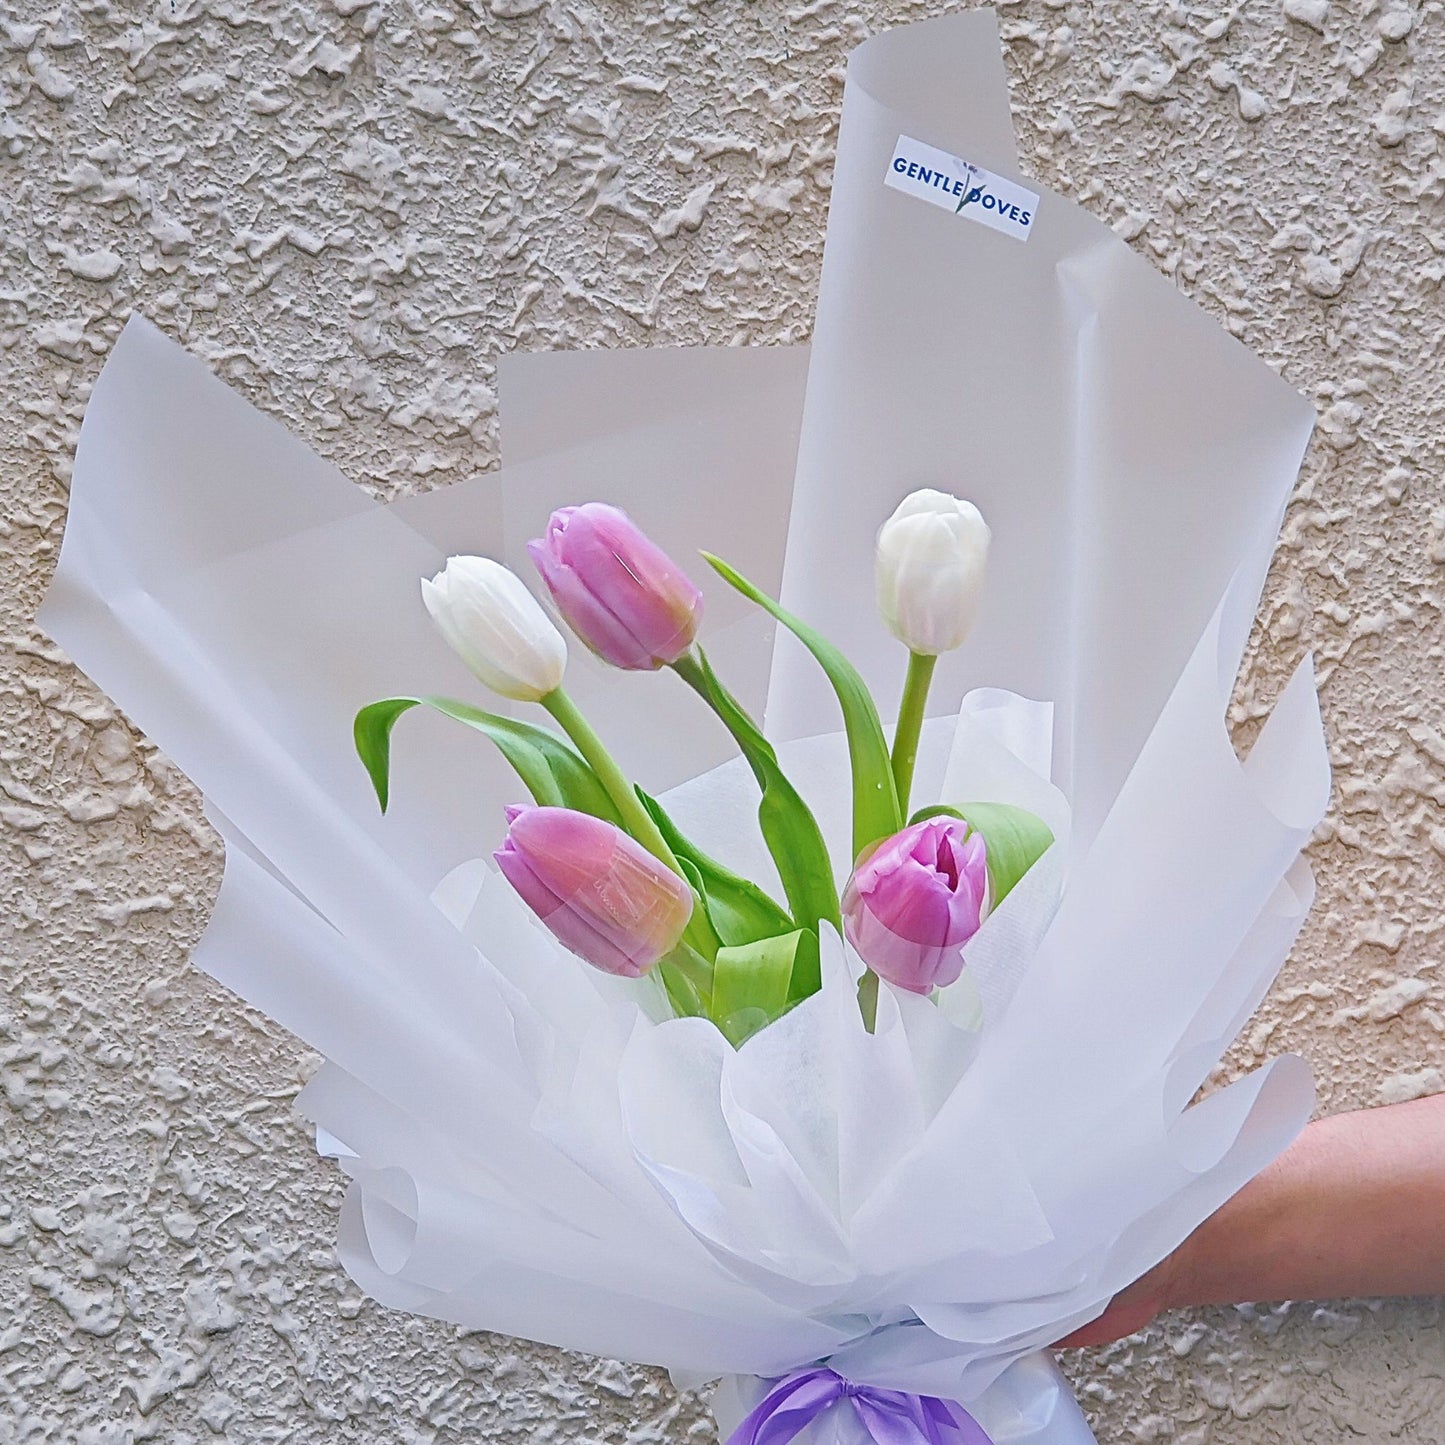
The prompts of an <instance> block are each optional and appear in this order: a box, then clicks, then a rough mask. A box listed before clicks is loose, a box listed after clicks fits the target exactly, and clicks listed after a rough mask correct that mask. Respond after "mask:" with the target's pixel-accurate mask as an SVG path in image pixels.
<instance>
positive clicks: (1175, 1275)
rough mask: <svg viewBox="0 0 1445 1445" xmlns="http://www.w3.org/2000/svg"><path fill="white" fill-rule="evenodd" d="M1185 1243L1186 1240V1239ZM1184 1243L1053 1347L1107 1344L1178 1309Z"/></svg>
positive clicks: (1063, 1347)
mask: <svg viewBox="0 0 1445 1445" xmlns="http://www.w3.org/2000/svg"><path fill="white" fill-rule="evenodd" d="M1186 1244H1187V1241H1186ZM1184 1247H1185V1246H1184V1245H1181V1246H1180V1247H1179V1249H1177V1250H1175V1252H1174V1253H1173V1254H1171V1255H1169V1256H1168V1258H1166V1259H1164V1260H1161V1261H1160V1262H1159V1263H1158V1264H1156V1265H1155V1266H1154V1268H1153V1269H1151V1270H1150V1271H1149V1273H1148V1274H1146V1275H1145V1276H1144V1277H1143V1278H1142V1279H1138V1280H1135V1282H1134V1283H1133V1284H1131V1285H1130V1286H1129V1287H1128V1288H1127V1289H1124V1290H1120V1292H1119V1293H1118V1294H1116V1295H1115V1296H1114V1298H1113V1299H1112V1300H1110V1301H1109V1305H1108V1308H1107V1309H1106V1310H1105V1311H1104V1313H1103V1314H1101V1315H1100V1316H1099V1318H1098V1319H1096V1320H1091V1321H1090V1322H1089V1323H1088V1324H1086V1325H1084V1326H1082V1327H1081V1328H1079V1329H1077V1330H1075V1331H1074V1332H1073V1333H1072V1334H1070V1335H1065V1336H1064V1338H1063V1339H1061V1340H1060V1341H1059V1342H1058V1343H1057V1344H1056V1345H1055V1346H1054V1348H1055V1349H1057V1350H1077V1349H1083V1348H1086V1347H1088V1346H1090V1345H1108V1344H1112V1343H1113V1342H1114V1341H1115V1340H1122V1339H1123V1338H1124V1337H1125V1336H1126V1335H1132V1334H1136V1333H1137V1332H1138V1331H1139V1330H1142V1329H1143V1328H1144V1326H1145V1325H1147V1324H1148V1323H1149V1322H1150V1321H1151V1320H1153V1319H1154V1318H1155V1316H1157V1315H1162V1314H1164V1313H1165V1312H1166V1311H1168V1310H1171V1309H1175V1308H1177V1307H1178V1306H1179V1305H1180V1304H1182V1303H1183V1302H1184V1301H1183V1299H1182V1298H1181V1296H1180V1295H1179V1293H1178V1290H1179V1279H1180V1276H1181V1275H1182V1273H1183V1269H1182V1264H1183V1254H1184Z"/></svg>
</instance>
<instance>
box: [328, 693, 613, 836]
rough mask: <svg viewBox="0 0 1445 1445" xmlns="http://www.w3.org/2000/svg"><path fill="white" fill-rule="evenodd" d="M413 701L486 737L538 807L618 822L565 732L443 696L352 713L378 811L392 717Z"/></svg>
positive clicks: (386, 787) (385, 788)
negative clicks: (564, 734) (484, 710)
mask: <svg viewBox="0 0 1445 1445" xmlns="http://www.w3.org/2000/svg"><path fill="white" fill-rule="evenodd" d="M414 707H430V708H435V709H436V711H437V712H440V713H443V714H445V715H446V716H447V717H449V718H454V719H455V720H456V721H457V722H460V723H465V724H466V725H467V726H468V727H471V728H475V729H476V730H477V731H478V732H479V733H483V734H485V735H486V736H487V737H489V738H491V740H492V741H493V742H494V743H496V745H497V747H498V748H499V749H500V750H501V753H502V756H503V757H505V758H506V760H507V761H508V762H509V763H511V765H512V766H513V767H514V768H515V769H516V770H517V774H518V776H519V777H520V778H521V779H522V782H523V783H524V784H526V787H527V790H528V792H530V793H531V795H532V798H533V800H534V801H535V802H536V803H537V804H538V806H539V807H544V808H575V809H576V810H577V811H578V812H582V813H591V814H592V815H593V816H594V817H597V818H605V819H606V820H607V821H608V822H609V823H617V822H618V817H617V810H616V808H614V807H613V806H612V803H611V800H610V799H609V798H608V796H607V794H606V792H605V791H604V790H603V787H602V784H601V783H599V782H598V781H597V777H596V774H594V773H593V771H592V769H591V768H590V767H589V766H588V765H587V763H586V762H585V761H584V760H583V758H582V756H581V754H580V753H578V752H577V751H576V749H574V748H573V747H572V745H571V744H570V743H569V742H567V741H566V740H565V739H564V738H561V737H558V736H557V734H556V733H554V732H549V731H548V730H547V729H546V728H542V727H537V726H536V725H535V724H533V723H527V722H519V721H517V719H515V718H509V717H499V716H498V715H497V714H496V713H490V712H483V711H482V709H481V708H477V707H472V706H471V705H470V704H469V703H464V702H454V701H453V700H452V699H451V698H445V697H388V698H383V699H382V700H381V701H380V702H373V703H370V704H369V705H368V706H366V707H364V708H362V709H361V711H360V712H359V713H357V714H356V724H355V728H354V733H355V738H356V751H357V753H358V754H359V755H360V757H361V761H362V763H363V764H365V766H366V771H367V773H368V774H369V775H370V777H371V783H372V786H373V787H374V788H375V789H376V799H377V802H379V803H380V804H381V811H382V812H383V813H384V812H385V811H386V806H387V803H388V801H389V794H390V783H391V730H392V728H394V727H395V726H396V720H397V719H398V718H399V717H400V716H401V715H402V714H403V713H406V712H410V711H411V709H412V708H414Z"/></svg>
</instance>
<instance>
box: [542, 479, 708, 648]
mask: <svg viewBox="0 0 1445 1445" xmlns="http://www.w3.org/2000/svg"><path fill="white" fill-rule="evenodd" d="M527 551H528V553H529V554H530V555H531V558H532V560H533V561H534V562H535V563H536V564H537V570H538V571H539V572H540V573H541V574H542V580H543V581H544V582H545V583H546V584H547V588H548V590H549V591H550V592H551V594H552V600H553V601H554V602H556V604H557V610H558V611H559V612H560V613H561V614H562V616H563V617H565V618H566V619H567V624H568V626H570V627H571V628H572V630H573V631H574V632H575V633H576V634H577V636H578V637H580V638H581V639H582V641H583V642H585V643H586V644H587V646H588V647H590V648H591V649H592V651H593V652H595V653H596V654H597V655H598V656H599V657H600V658H602V660H603V661H604V662H610V663H611V664H612V665H613V666H614V667H623V668H627V669H628V670H629V671H631V672H643V671H652V670H654V669H656V668H659V667H663V666H665V665H666V664H668V663H671V662H676V661H677V659H678V658H679V657H681V656H682V655H683V653H685V652H686V651H687V650H688V648H689V647H691V646H692V642H693V639H694V638H695V637H696V636H697V629H698V623H699V622H700V621H701V620H702V593H701V592H699V591H698V590H697V588H696V587H694V586H693V584H692V583H691V582H690V581H689V580H688V578H687V576H686V574H685V573H684V572H683V571H682V569H681V568H679V567H678V565H677V564H676V563H675V562H673V561H672V559H671V558H670V557H668V555H667V554H666V553H665V552H663V551H662V549H661V548H659V547H658V546H657V545H656V544H655V543H654V542H652V541H651V540H650V539H649V538H648V537H647V536H646V535H644V533H642V532H641V531H639V530H638V528H637V527H636V526H635V525H634V523H633V522H632V520H631V519H630V518H629V517H628V516H627V514H626V513H625V512H621V511H618V509H617V508H616V507H609V506H607V505H606V504H605V503H602V502H588V503H587V504H586V505H585V506H582V507H563V508H562V509H561V510H560V511H557V512H553V513H552V518H551V520H550V521H549V522H548V523H547V532H546V535H545V536H543V537H539V538H538V539H537V540H536V541H535V542H529V543H527Z"/></svg>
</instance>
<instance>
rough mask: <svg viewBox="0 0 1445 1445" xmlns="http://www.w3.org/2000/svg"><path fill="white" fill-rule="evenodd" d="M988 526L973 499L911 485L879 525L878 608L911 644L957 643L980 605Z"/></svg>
mask: <svg viewBox="0 0 1445 1445" xmlns="http://www.w3.org/2000/svg"><path fill="white" fill-rule="evenodd" d="M990 536H991V533H990V532H989V529H988V524H987V523H986V522H985V521H984V520H983V517H982V515H981V514H980V512H979V510H978V508H977V507H975V506H974V505H973V503H972V502H964V501H960V500H959V498H957V497H950V496H949V495H948V494H947V493H946V492H935V491H933V490H931V489H927V488H925V489H924V490H923V491H918V492H912V493H910V494H909V495H908V496H906V497H905V498H904V499H903V500H902V501H901V502H900V503H899V504H898V510H897V511H895V512H894V513H893V515H892V516H891V517H890V518H889V519H888V520H887V521H886V522H885V523H884V524H883V526H882V527H881V528H880V529H879V532H878V563H877V577H878V610H879V611H880V612H881V613H882V614H883V620H884V621H885V622H886V623H887V624H888V629H889V631H890V632H892V633H893V635H894V636H895V637H897V638H898V639H899V641H900V642H903V643H905V644H906V645H907V647H908V649H909V650H910V651H911V652H916V653H921V654H923V655H924V656H929V657H936V656H938V654H939V653H943V652H951V651H952V650H953V649H954V648H955V647H958V646H960V645H961V644H962V642H963V640H964V638H965V637H967V636H968V632H969V629H970V628H971V627H972V626H973V620H974V617H975V616H976V615H977V613H978V602H979V596H980V594H981V593H982V591H983V577H984V568H985V564H986V563H987V561H988V544H989V538H990Z"/></svg>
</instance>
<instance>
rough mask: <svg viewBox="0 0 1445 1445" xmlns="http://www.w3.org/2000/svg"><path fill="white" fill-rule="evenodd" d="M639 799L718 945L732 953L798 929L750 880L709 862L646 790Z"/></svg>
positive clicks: (721, 865) (708, 858)
mask: <svg viewBox="0 0 1445 1445" xmlns="http://www.w3.org/2000/svg"><path fill="white" fill-rule="evenodd" d="M637 796H638V797H639V798H640V799H641V800H642V806H643V807H644V808H646V809H647V811H648V813H650V814H651V816H652V821H653V822H654V823H656V824H657V827H658V831H659V832H661V834H662V836H663V837H664V838H665V839H666V840H667V846H668V847H669V848H671V849H672V851H673V854H674V855H675V856H676V858H677V861H678V863H679V864H680V865H681V866H682V869H683V871H684V872H685V873H686V874H687V881H688V882H689V883H691V884H692V886H693V888H694V890H695V891H696V892H697V893H698V894H699V895H700V896H701V898H702V901H703V907H704V909H705V910H706V912H707V916H708V919H709V921H710V922H711V923H712V926H713V931H714V932H715V933H716V934H717V938H718V942H719V943H720V944H722V945H724V946H726V947H729V948H737V947H740V946H742V945H744V944H749V943H755V942H756V941H757V940H758V939H760V938H771V937H773V936H774V935H776V934H780V933H787V932H788V931H789V930H791V929H793V928H795V927H797V925H796V924H795V923H794V922H793V920H792V919H791V918H789V917H788V915H787V914H786V913H785V912H784V911H783V910H782V909H781V908H780V907H779V906H778V905H777V904H776V903H775V902H774V901H773V900H772V899H771V898H770V897H769V896H768V895H767V893H765V892H764V891H763V890H762V889H761V888H759V887H758V885H757V884H756V883H754V882H753V881H752V880H751V879H750V878H743V877H741V876H740V875H739V874H737V873H734V872H733V871H732V870H731V869H730V868H726V867H724V866H723V864H721V863H719V862H718V861H717V859H715V858H710V857H708V855H707V854H706V853H704V852H703V851H702V850H701V849H700V848H698V847H697V846H696V845H695V844H693V843H692V842H691V841H690V840H689V839H687V838H686V837H684V836H683V834H682V833H680V832H679V831H678V828H677V824H675V823H674V822H673V821H672V819H671V818H670V817H668V815H667V813H666V811H665V810H664V809H663V807H662V805H661V804H660V803H659V802H658V801H657V799H656V798H653V797H649V796H648V794H647V793H645V792H643V790H642V789H641V788H638V789H637Z"/></svg>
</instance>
